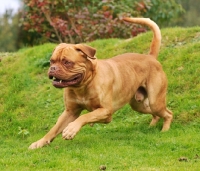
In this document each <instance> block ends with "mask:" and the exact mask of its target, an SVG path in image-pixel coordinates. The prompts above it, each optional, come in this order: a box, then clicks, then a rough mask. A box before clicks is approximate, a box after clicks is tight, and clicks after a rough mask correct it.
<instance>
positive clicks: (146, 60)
mask: <svg viewBox="0 0 200 171" xmlns="http://www.w3.org/2000/svg"><path fill="white" fill-rule="evenodd" d="M124 20H125V21H128V22H133V23H140V24H145V25H148V26H149V27H150V28H151V29H152V31H153V33H154V38H153V40H152V43H151V49H150V53H149V55H144V54H136V53H126V54H122V55H118V56H116V57H113V58H111V59H106V60H98V59H96V57H95V52H96V50H95V49H94V48H92V47H89V46H86V45H82V44H65V43H61V44H59V45H58V46H57V47H56V48H55V50H54V52H53V55H52V57H51V60H50V62H51V66H50V68H49V72H48V74H49V78H50V79H53V85H54V86H55V87H57V88H64V102H65V110H64V112H63V113H62V115H61V116H60V117H59V118H58V121H57V123H56V124H55V125H54V126H53V128H52V129H51V130H50V131H49V132H48V133H47V134H46V135H45V136H44V137H43V138H42V139H40V140H38V141H37V142H34V143H33V144H31V145H30V147H29V148H30V149H35V148H39V147H43V146H45V145H47V144H49V143H50V142H51V141H53V139H54V138H55V137H56V136H57V135H58V134H60V133H61V132H62V137H63V139H68V140H70V139H73V138H74V137H75V135H76V134H77V133H78V132H79V131H80V129H81V127H82V126H84V125H86V124H93V123H97V122H98V123H109V122H111V120H112V114H113V113H114V112H115V111H116V110H118V109H119V108H121V107H122V106H124V105H125V104H127V103H129V104H130V106H131V107H132V109H133V110H136V111H138V112H141V113H149V114H152V116H153V119H152V121H151V123H150V125H151V126H153V125H155V124H156V123H157V122H158V120H159V118H163V119H164V123H163V128H162V131H167V130H168V129H169V128H170V124H171V121H172V117H173V116H172V112H171V111H170V110H168V109H167V108H166V91H167V79H166V75H165V73H164V71H163V70H162V66H161V64H160V63H159V62H158V61H157V60H156V58H157V56H158V52H159V49H160V44H161V34H160V30H159V28H158V26H157V25H156V24H155V23H154V22H153V21H151V20H150V19H147V18H124ZM83 109H87V110H88V111H90V112H89V113H87V114H84V115H80V113H81V111H82V110H83Z"/></svg>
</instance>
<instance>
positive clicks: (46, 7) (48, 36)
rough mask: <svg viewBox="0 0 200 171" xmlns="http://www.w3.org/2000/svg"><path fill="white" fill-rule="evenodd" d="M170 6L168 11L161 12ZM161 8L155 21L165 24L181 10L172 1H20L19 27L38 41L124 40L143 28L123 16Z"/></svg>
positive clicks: (140, 14) (136, 14)
mask: <svg viewBox="0 0 200 171" xmlns="http://www.w3.org/2000/svg"><path fill="white" fill-rule="evenodd" d="M165 4H167V7H170V5H171V6H173V9H170V15H169V14H168V11H164V12H162V9H163V8H165V6H166V5H165ZM158 6H160V7H162V9H160V10H159V11H160V13H159V16H158V18H156V19H157V20H158V21H159V18H162V19H163V20H165V21H166V22H168V21H169V20H170V19H171V18H172V17H173V16H171V14H174V13H177V12H180V11H181V8H180V6H179V5H178V4H177V3H176V2H175V0H170V1H169V3H167V2H166V3H163V1H161V0H143V1H141V0H123V1H118V0H101V1H99V0H82V1H80V0H24V10H23V12H22V16H21V25H22V26H23V28H24V30H26V31H28V32H30V33H32V34H33V33H36V35H37V36H38V35H39V36H40V38H41V40H40V41H47V40H48V41H51V42H56V43H57V42H70V43H78V42H88V41H92V40H95V39H99V38H116V37H117V38H128V37H130V36H131V35H133V36H134V35H137V33H138V32H144V31H145V29H144V28H142V29H141V28H140V29H137V27H136V26H134V25H131V24H128V23H124V22H123V21H122V17H123V16H145V14H146V16H148V17H151V16H150V14H152V15H154V13H153V12H152V10H153V9H155V8H157V7H158Z"/></svg>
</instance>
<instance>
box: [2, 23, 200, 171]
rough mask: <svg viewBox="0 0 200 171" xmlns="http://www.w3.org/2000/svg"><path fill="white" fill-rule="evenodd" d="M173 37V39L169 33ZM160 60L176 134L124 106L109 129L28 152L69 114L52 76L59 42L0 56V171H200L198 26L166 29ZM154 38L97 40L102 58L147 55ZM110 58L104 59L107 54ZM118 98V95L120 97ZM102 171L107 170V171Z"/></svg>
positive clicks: (92, 129) (96, 127)
mask: <svg viewBox="0 0 200 171" xmlns="http://www.w3.org/2000/svg"><path fill="white" fill-rule="evenodd" d="M169 33H170V34H169ZM162 36H163V39H162V47H161V51H160V55H159V61H160V62H161V63H162V65H163V68H164V70H165V72H166V74H167V76H168V81H169V86H168V96H167V97H168V101H167V103H168V107H169V108H170V109H171V110H172V111H173V112H174V121H173V123H172V126H171V129H170V130H169V131H168V132H166V133H160V130H161V127H162V122H159V124H158V125H157V126H156V127H155V128H151V129H150V128H149V127H148V124H149V122H150V120H151V116H150V115H141V114H138V113H136V112H134V111H132V110H131V109H130V107H129V106H125V107H123V108H122V109H121V110H119V111H117V112H116V113H115V114H114V118H113V121H112V122H111V123H110V124H108V125H103V124H95V125H94V127H90V126H88V125H87V126H85V127H84V128H83V129H82V130H81V131H80V132H79V134H78V135H77V136H76V138H75V139H74V140H72V141H64V140H62V138H61V136H58V137H57V138H56V139H55V140H54V142H53V143H52V144H51V146H48V147H46V148H42V149H37V150H33V151H31V150H28V146H29V145H30V144H31V143H32V142H33V141H35V140H37V139H39V138H41V137H42V136H43V135H44V134H45V133H46V132H47V131H48V130H49V129H50V128H51V127H52V126H53V125H54V124H55V122H56V120H57V118H58V116H59V114H60V113H61V112H62V111H63V110H64V106H63V95H62V93H63V90H62V89H56V88H54V87H53V86H52V85H51V81H50V80H49V79H48V77H47V70H48V64H49V63H48V62H49V56H50V55H51V52H52V50H53V49H54V47H55V46H56V44H44V45H41V46H35V47H33V48H25V49H21V50H20V51H18V52H17V53H12V54H11V53H3V54H0V56H1V62H0V89H1V91H0V97H1V98H0V130H1V136H0V143H1V146H0V151H1V153H0V170H8V171H14V170H31V171H33V170H37V171H38V170H42V171H45V170H52V171H53V170H55V171H57V170H72V171H88V170H100V168H101V169H102V168H105V167H106V170H108V171H112V170H113V171H114V170H116V171H121V170H126V171H129V170H130V171H137V170H141V171H142V170H144V171H152V170H156V171H168V170H173V171H180V170H181V171H188V170H191V171H198V170H199V167H200V157H199V156H200V145H199V142H200V136H199V129H200V111H199V108H200V101H199V98H200V91H199V90H200V79H199V73H200V66H199V65H200V58H199V56H200V51H199V48H200V27H193V28H187V29H184V28H168V29H162ZM151 39H152V33H151V32H150V33H149V32H148V33H145V34H142V35H139V36H137V37H136V38H134V39H128V40H123V39H107V40H96V41H93V42H91V43H89V45H91V46H93V47H95V48H97V57H98V58H110V57H112V56H114V55H117V54H121V53H125V52H139V53H147V52H148V51H149V45H150V41H151ZM105 54H106V55H105ZM119 98H120V97H119ZM102 170H103V169H102Z"/></svg>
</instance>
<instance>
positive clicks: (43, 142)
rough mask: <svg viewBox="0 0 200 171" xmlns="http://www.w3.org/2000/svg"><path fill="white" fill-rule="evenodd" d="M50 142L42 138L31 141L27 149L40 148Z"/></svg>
mask: <svg viewBox="0 0 200 171" xmlns="http://www.w3.org/2000/svg"><path fill="white" fill-rule="evenodd" d="M49 144H50V141H48V140H45V139H44V138H42V139H40V140H38V141H36V142H34V143H32V144H31V145H30V146H29V149H31V150H33V149H36V148H41V147H43V146H46V145H49Z"/></svg>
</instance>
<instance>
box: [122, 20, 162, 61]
mask: <svg viewBox="0 0 200 171" xmlns="http://www.w3.org/2000/svg"><path fill="white" fill-rule="evenodd" d="M123 20H124V21H127V22H130V23H137V24H143V25H147V26H148V27H150V29H151V30H152V31H153V34H154V36H153V39H152V42H151V48H150V52H149V54H150V55H152V56H154V57H155V58H157V57H158V53H159V50H160V45H161V33H160V29H159V27H158V25H157V24H156V23H155V22H154V21H152V20H150V19H149V18H129V17H125V18H123Z"/></svg>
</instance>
